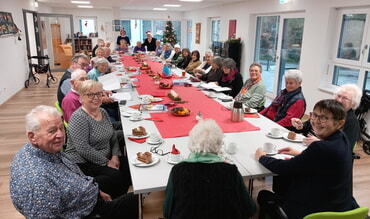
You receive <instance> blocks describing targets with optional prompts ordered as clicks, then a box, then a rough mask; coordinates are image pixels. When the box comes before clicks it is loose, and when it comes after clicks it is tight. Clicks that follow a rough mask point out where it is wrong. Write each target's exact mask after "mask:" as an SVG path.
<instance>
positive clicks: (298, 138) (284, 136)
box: [282, 132, 305, 143]
mask: <svg viewBox="0 0 370 219" xmlns="http://www.w3.org/2000/svg"><path fill="white" fill-rule="evenodd" d="M288 134H289V132H286V133H284V134H282V136H283V138H284V139H285V140H287V141H291V142H298V143H300V142H303V139H304V138H305V136H303V135H300V134H296V135H295V139H294V140H293V139H289V138H288Z"/></svg>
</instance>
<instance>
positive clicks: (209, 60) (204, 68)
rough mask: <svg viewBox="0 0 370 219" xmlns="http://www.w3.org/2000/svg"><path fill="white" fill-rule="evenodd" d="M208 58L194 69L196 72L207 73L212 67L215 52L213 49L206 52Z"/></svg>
mask: <svg viewBox="0 0 370 219" xmlns="http://www.w3.org/2000/svg"><path fill="white" fill-rule="evenodd" d="M205 57H206V60H205V61H204V62H202V64H200V65H199V66H198V67H197V68H196V69H194V74H195V75H196V74H202V75H204V74H207V73H208V72H209V71H210V70H211V69H212V58H213V52H212V51H211V50H209V51H207V52H206V55H205Z"/></svg>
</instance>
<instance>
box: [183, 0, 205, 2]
mask: <svg viewBox="0 0 370 219" xmlns="http://www.w3.org/2000/svg"><path fill="white" fill-rule="evenodd" d="M179 1H180V2H202V1H203V0H179Z"/></svg>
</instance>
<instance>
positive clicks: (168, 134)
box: [114, 56, 306, 217]
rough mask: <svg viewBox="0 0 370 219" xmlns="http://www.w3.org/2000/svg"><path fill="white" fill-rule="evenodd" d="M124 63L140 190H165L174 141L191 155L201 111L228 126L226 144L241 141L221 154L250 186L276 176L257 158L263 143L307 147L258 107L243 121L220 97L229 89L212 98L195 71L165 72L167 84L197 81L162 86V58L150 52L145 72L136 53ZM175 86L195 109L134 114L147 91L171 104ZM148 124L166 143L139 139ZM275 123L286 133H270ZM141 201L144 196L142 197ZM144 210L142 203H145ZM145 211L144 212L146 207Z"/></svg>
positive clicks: (126, 120)
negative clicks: (142, 161) (146, 156)
mask: <svg viewBox="0 0 370 219" xmlns="http://www.w3.org/2000/svg"><path fill="white" fill-rule="evenodd" d="M121 59H122V62H123V63H124V66H125V69H126V72H114V73H115V74H117V75H119V76H122V75H123V74H127V75H129V76H130V77H131V80H130V81H131V82H129V83H132V85H133V87H134V89H132V88H130V86H129V88H125V87H127V86H123V88H121V89H119V90H117V92H123V93H128V94H129V96H131V98H130V99H129V100H127V102H126V103H125V104H124V105H123V104H121V105H120V112H121V115H122V116H121V121H122V125H123V131H124V134H125V142H126V150H127V156H128V159H129V165H130V173H131V178H132V185H133V192H134V193H135V194H139V195H140V197H141V196H142V194H145V193H150V192H153V191H159V190H165V188H166V185H167V180H168V176H169V173H170V171H171V168H172V167H173V165H174V163H173V162H171V161H170V160H169V156H168V154H166V153H168V152H170V151H171V149H172V146H173V145H175V147H176V148H177V149H178V150H179V151H180V152H181V157H182V158H186V157H187V156H188V154H189V153H190V151H189V149H188V147H187V144H188V138H189V137H188V135H189V131H190V130H191V129H192V127H193V126H194V125H195V124H196V123H197V122H198V120H197V118H196V115H197V113H198V112H201V114H202V119H214V120H215V121H216V122H217V123H218V125H219V126H220V127H221V129H222V130H223V132H224V145H225V147H226V146H227V145H228V144H230V143H232V142H233V143H236V145H237V151H236V153H234V154H230V153H227V150H223V153H222V154H220V156H221V157H222V158H223V159H225V161H226V162H230V163H233V164H235V165H236V166H237V167H238V169H239V171H240V173H241V175H242V176H243V178H244V179H249V180H250V181H249V182H250V185H249V190H250V191H251V190H252V187H251V186H252V183H251V182H253V179H255V178H260V177H265V176H272V175H274V174H273V173H272V172H271V171H269V170H268V169H266V168H265V167H263V166H262V165H261V164H260V163H259V162H258V161H257V160H255V158H254V154H255V151H256V150H257V148H260V147H263V144H264V143H266V142H271V143H273V144H274V145H275V146H276V148H277V149H279V148H283V147H287V146H292V147H295V148H296V149H298V150H304V149H305V148H306V146H304V145H303V144H302V142H301V141H299V140H298V141H292V140H289V139H287V138H286V136H287V133H288V130H286V129H285V128H284V127H281V126H280V125H278V124H276V123H275V122H273V121H271V120H269V119H267V118H266V117H264V116H262V115H260V114H258V113H245V118H244V120H243V121H242V122H233V121H231V112H230V110H229V107H228V106H230V102H222V100H221V99H219V98H218V97H224V96H225V95H224V94H223V93H215V95H212V98H210V97H208V95H206V94H207V92H209V91H205V90H202V89H200V88H199V84H200V82H195V83H194V82H190V80H189V75H187V76H186V77H185V78H183V77H182V76H181V71H179V70H178V69H176V68H175V69H172V71H171V72H172V75H171V76H170V77H164V78H162V79H161V82H163V83H165V84H172V83H173V81H174V80H179V79H181V80H186V81H187V83H189V84H191V86H184V85H174V86H173V87H172V88H171V89H161V88H160V87H159V85H158V84H157V83H156V82H155V81H154V80H153V77H152V75H153V74H156V73H159V74H162V69H163V64H162V62H161V61H158V60H157V59H156V58H154V57H151V56H145V57H144V58H143V60H141V61H144V62H146V63H147V64H148V66H149V67H150V70H151V71H149V70H141V71H140V72H131V70H135V69H136V68H137V67H141V63H138V62H137V61H136V60H135V59H134V57H133V56H123V57H121ZM170 90H174V91H175V92H176V93H177V94H178V95H179V96H180V97H181V100H182V101H183V102H180V103H177V104H176V107H186V108H188V109H190V110H191V113H190V114H189V115H188V116H176V115H173V114H172V113H171V112H170V110H171V108H172V107H173V106H169V108H168V111H166V112H151V111H141V113H142V117H143V119H142V120H139V121H136V120H133V119H132V117H129V116H130V115H131V114H133V113H134V112H139V109H138V106H140V104H141V103H142V99H141V98H143V96H146V95H151V96H154V97H158V98H161V99H162V100H161V99H159V100H161V101H159V102H157V103H153V104H168V103H173V102H174V101H173V100H171V99H170V98H169V97H168V96H167V94H168V92H170ZM139 126H142V127H144V128H145V129H146V131H147V133H148V135H147V136H149V134H151V133H157V134H159V135H160V136H161V137H162V138H163V143H162V144H161V145H159V146H158V145H157V146H158V148H154V147H156V145H152V144H149V143H148V141H144V140H143V139H137V138H136V137H134V136H132V130H133V129H135V128H138V127H139ZM271 128H279V129H280V131H281V136H279V137H274V138H272V137H269V134H268V133H269V132H270V130H271ZM153 149H160V150H161V152H163V153H164V154H165V155H163V156H161V153H158V154H157V153H153V156H154V158H155V159H153V161H155V162H153V164H150V165H138V164H137V160H136V157H137V153H138V152H150V151H153ZM273 156H276V158H278V159H289V157H287V156H284V155H280V154H277V155H273ZM140 201H142V199H141V198H140ZM140 210H142V209H140ZM140 215H141V217H142V214H141V213H140Z"/></svg>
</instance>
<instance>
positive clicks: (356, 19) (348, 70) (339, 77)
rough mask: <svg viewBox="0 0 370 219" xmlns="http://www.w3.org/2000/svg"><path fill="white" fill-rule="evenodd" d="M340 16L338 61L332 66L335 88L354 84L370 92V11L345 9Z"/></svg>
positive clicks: (334, 61)
mask: <svg viewBox="0 0 370 219" xmlns="http://www.w3.org/2000/svg"><path fill="white" fill-rule="evenodd" d="M337 15H338V16H337V32H336V41H335V44H334V45H333V49H332V54H333V55H332V57H334V58H333V59H332V60H333V61H332V62H331V63H330V64H329V73H330V75H331V78H332V80H331V85H336V86H340V85H342V84H346V83H352V84H357V85H358V86H360V87H362V88H364V89H370V75H369V74H368V72H369V71H370V60H369V59H370V57H369V56H370V55H369V51H368V50H369V49H368V45H369V43H370V39H369V37H370V27H369V26H370V25H369V17H370V8H367V9H366V8H365V9H342V10H338V13H337Z"/></svg>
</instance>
